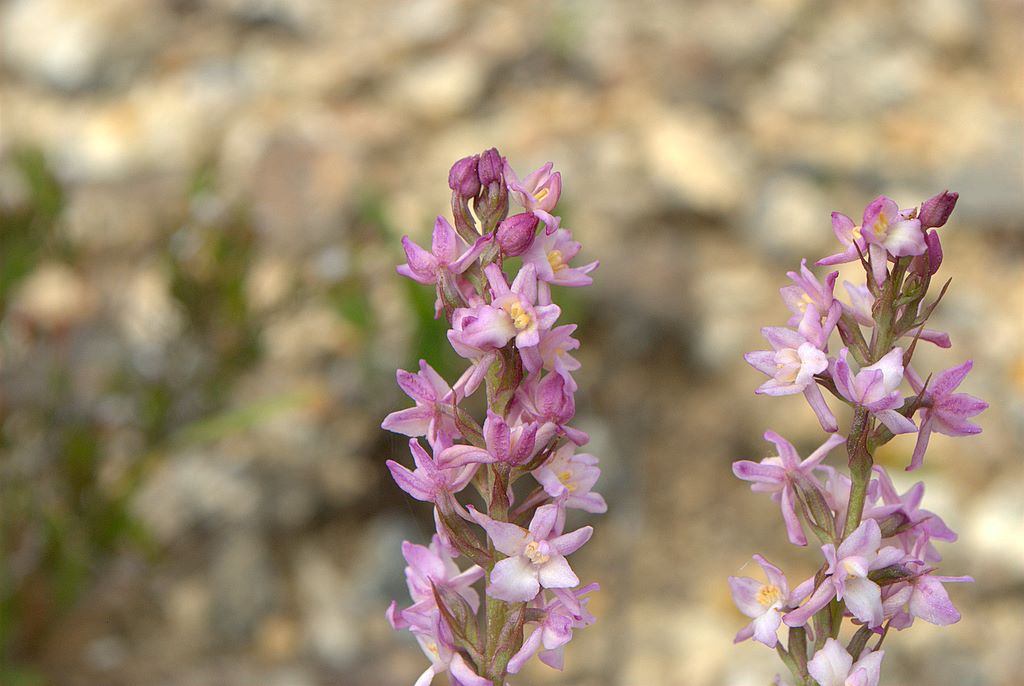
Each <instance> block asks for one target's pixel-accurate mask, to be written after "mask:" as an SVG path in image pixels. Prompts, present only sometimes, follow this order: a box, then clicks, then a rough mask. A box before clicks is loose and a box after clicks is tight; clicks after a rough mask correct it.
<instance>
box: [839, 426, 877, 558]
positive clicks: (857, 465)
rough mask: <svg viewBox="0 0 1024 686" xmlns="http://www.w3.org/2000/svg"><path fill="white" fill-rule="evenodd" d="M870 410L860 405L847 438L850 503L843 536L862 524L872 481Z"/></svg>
mask: <svg viewBox="0 0 1024 686" xmlns="http://www.w3.org/2000/svg"><path fill="white" fill-rule="evenodd" d="M868 420H869V415H868V411H867V410H865V409H864V408H863V407H858V408H857V410H856V412H855V413H854V416H853V426H851V427H850V435H849V437H848V438H847V439H846V451H847V454H849V456H850V463H849V465H850V479H851V480H852V482H853V483H852V485H851V486H850V504H849V506H848V507H847V510H846V523H845V525H844V526H843V536H842V537H843V538H844V539H845V538H846V537H847V536H849V535H850V534H851V533H852V532H853V530H854V529H856V528H857V527H858V526H860V519H861V516H863V514H864V500H865V498H867V494H868V482H870V481H871V465H872V463H873V460H872V459H871V453H869V452H868V445H867V442H868V427H869V421H868Z"/></svg>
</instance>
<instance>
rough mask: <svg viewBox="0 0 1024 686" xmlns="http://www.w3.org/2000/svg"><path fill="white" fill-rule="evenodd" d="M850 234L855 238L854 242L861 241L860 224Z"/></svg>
mask: <svg viewBox="0 0 1024 686" xmlns="http://www.w3.org/2000/svg"><path fill="white" fill-rule="evenodd" d="M850 234H851V235H852V236H853V240H855V241H859V240H860V238H861V228H860V224H858V225H857V226H855V227H853V230H852V231H850Z"/></svg>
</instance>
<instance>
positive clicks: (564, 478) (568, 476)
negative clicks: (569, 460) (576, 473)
mask: <svg viewBox="0 0 1024 686" xmlns="http://www.w3.org/2000/svg"><path fill="white" fill-rule="evenodd" d="M558 480H559V481H561V482H562V485H563V486H565V489H566V490H567V491H569V492H570V493H572V492H574V491H575V490H576V484H574V483H571V482H572V472H571V471H569V470H568V469H566V470H564V471H562V472H560V473H559V474H558Z"/></svg>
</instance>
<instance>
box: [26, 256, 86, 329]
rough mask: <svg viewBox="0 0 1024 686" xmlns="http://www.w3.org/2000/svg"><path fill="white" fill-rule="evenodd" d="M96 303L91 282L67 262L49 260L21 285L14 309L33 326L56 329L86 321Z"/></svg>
mask: <svg viewBox="0 0 1024 686" xmlns="http://www.w3.org/2000/svg"><path fill="white" fill-rule="evenodd" d="M96 307H97V298H96V294H95V291H94V289H93V288H92V286H91V285H90V284H89V283H87V282H86V281H85V280H84V279H82V277H81V276H79V275H78V274H77V273H76V272H75V271H74V270H72V269H71V268H70V267H68V266H66V265H63V264H60V263H58V262H47V263H45V264H42V265H40V266H38V267H36V269H35V270H34V271H33V272H32V273H31V274H30V275H29V276H28V277H27V278H26V279H25V280H24V281H23V282H22V283H21V285H20V286H19V287H18V289H17V291H16V292H15V294H14V297H13V302H12V303H11V313H12V315H14V317H15V318H17V319H20V320H22V321H24V322H25V323H27V324H28V325H29V326H31V327H33V328H38V329H41V330H43V331H48V332H55V331H62V330H64V329H67V328H68V327H72V326H75V325H76V324H79V323H81V322H83V321H86V320H87V319H89V318H90V317H92V316H93V314H94V313H95V312H96Z"/></svg>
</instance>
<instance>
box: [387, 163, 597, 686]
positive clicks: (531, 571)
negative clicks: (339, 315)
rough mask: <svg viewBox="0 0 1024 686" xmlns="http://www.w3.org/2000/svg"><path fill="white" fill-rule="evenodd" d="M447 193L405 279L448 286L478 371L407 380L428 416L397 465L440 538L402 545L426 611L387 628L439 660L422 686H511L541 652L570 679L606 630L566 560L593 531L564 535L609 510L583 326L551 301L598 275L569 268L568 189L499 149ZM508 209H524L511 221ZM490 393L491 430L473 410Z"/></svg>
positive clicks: (424, 371)
mask: <svg viewBox="0 0 1024 686" xmlns="http://www.w3.org/2000/svg"><path fill="white" fill-rule="evenodd" d="M448 185H449V186H450V187H451V189H452V214H453V217H454V226H453V225H452V224H451V223H449V222H448V221H447V220H446V219H444V218H443V217H438V218H437V221H436V223H435V224H434V232H433V237H432V241H431V247H430V250H427V249H425V248H422V247H420V246H419V245H417V244H416V243H414V242H413V241H412V240H410V239H409V237H408V236H407V237H405V238H403V239H402V244H403V246H404V248H405V254H406V263H405V264H403V265H401V266H400V267H398V273H399V274H402V275H404V276H407V277H409V278H411V279H413V280H415V281H418V282H419V283H422V284H426V285H431V286H434V287H435V288H436V292H437V301H436V307H435V310H436V313H437V316H439V317H440V316H442V315H443V316H444V317H445V318H446V321H447V322H448V324H449V326H450V328H449V330H448V341H449V342H450V343H451V346H452V348H453V349H454V350H455V352H456V353H457V354H458V355H459V356H460V357H462V358H464V359H465V360H467V361H468V366H467V368H466V370H465V372H464V373H463V374H462V375H461V376H460V377H459V378H458V379H457V380H456V381H455V382H454V383H453V384H451V385H449V383H448V382H447V381H445V379H443V378H442V377H441V375H440V374H438V373H437V372H436V371H435V370H434V369H433V368H432V367H431V366H430V365H429V364H427V362H426V361H423V360H421V361H420V364H419V370H418V371H416V372H410V371H402V370H399V371H398V385H399V386H400V387H401V389H402V390H403V391H404V392H405V393H406V394H407V395H408V396H409V397H410V398H412V400H413V401H414V403H415V405H414V406H413V407H410V408H408V409H405V410H401V411H398V412H393V413H392V414H390V415H388V416H387V417H386V418H385V419H384V422H383V424H382V426H383V428H385V429H388V430H390V431H394V432H396V433H400V434H404V435H406V436H409V437H410V439H411V440H410V441H409V448H410V451H411V456H412V461H413V463H414V465H415V468H414V469H412V470H410V469H409V468H408V467H406V466H404V465H402V464H400V463H399V462H395V461H392V460H388V462H387V466H388V469H389V470H390V471H391V474H392V475H393V477H394V479H395V482H396V483H397V484H398V486H399V487H400V488H402V490H404V491H405V492H406V493H408V494H409V495H411V496H412V497H413V498H415V499H417V500H421V501H424V502H429V503H432V504H433V506H434V519H435V522H436V526H437V533H436V535H435V536H434V538H433V542H432V543H431V545H430V546H429V547H424V546H421V545H414V544H412V543H408V542H406V543H405V544H404V547H403V551H402V552H403V554H404V556H405V559H406V561H407V562H408V564H409V566H408V567H407V568H406V577H407V580H408V585H409V593H410V595H411V596H412V601H413V603H412V605H410V606H409V607H407V608H405V609H399V608H398V606H397V604H396V603H392V604H391V607H390V608H389V609H388V611H387V618H388V621H389V622H390V623H391V625H392V626H393V627H394V628H395V629H408V630H409V631H411V632H412V633H413V634H414V635H415V637H416V640H417V641H418V642H419V644H420V646H421V647H422V648H423V652H424V653H425V654H426V656H427V658H428V659H429V660H430V667H429V668H428V669H427V670H426V671H425V672H424V673H423V675H422V676H421V677H420V678H419V680H418V681H417V682H416V686H426V685H427V684H429V683H430V681H431V679H433V677H434V675H436V674H440V673H444V672H447V673H448V675H449V678H450V680H451V682H452V683H454V684H456V685H460V686H485V685H493V686H502V685H504V684H505V682H506V677H507V675H508V674H514V673H516V672H518V671H519V670H520V669H521V668H522V666H523V665H524V664H525V663H526V662H527V661H528V660H529V659H530V658H531V657H533V655H535V654H538V656H539V658H540V660H541V661H542V662H544V663H545V664H548V665H550V666H552V667H556V668H559V669H561V667H562V651H563V649H564V647H565V645H566V643H568V642H569V640H570V639H571V638H572V632H573V629H578V628H582V627H584V626H587V625H589V624H592V623H593V622H594V617H593V615H591V614H590V613H589V612H588V611H587V609H586V605H587V602H588V598H587V595H588V594H589V593H591V592H592V591H594V590H595V589H597V585H596V584H590V585H587V586H581V584H580V580H579V578H577V576H576V574H575V573H574V572H573V570H572V568H571V567H570V565H569V562H568V560H567V559H566V558H567V556H569V555H571V554H572V553H574V552H575V551H576V550H578V549H579V548H580V547H581V546H582V545H583V544H584V543H586V542H587V541H588V540H589V539H590V536H591V533H592V532H593V529H592V528H591V527H589V526H585V527H582V528H579V529H576V530H574V531H566V530H565V518H566V510H567V509H573V508H575V509H580V510H584V511H586V512H591V513H601V512H604V511H605V510H606V509H607V508H606V505H605V501H604V499H603V498H602V497H601V496H600V495H599V494H598V493H596V492H594V491H593V490H592V489H593V487H594V485H595V483H596V482H597V479H598V477H599V476H600V473H601V472H600V469H599V468H598V467H597V459H596V458H595V457H594V456H592V455H589V454H587V453H581V452H577V451H578V449H579V448H580V447H581V446H583V445H585V444H586V443H587V442H588V441H589V437H588V436H587V434H586V433H584V432H583V431H581V430H579V429H577V428H575V427H572V426H569V422H570V421H572V419H573V416H574V415H575V411H576V410H575V398H574V396H575V392H576V388H577V386H576V381H575V380H574V379H573V376H572V372H574V371H575V370H576V369H578V368H579V363H578V362H577V361H576V360H575V359H574V358H573V357H572V355H571V352H572V351H573V350H575V349H576V348H578V347H579V341H577V340H576V339H575V338H573V333H574V332H575V330H576V326H575V325H574V324H562V325H556V324H557V322H558V319H559V316H560V315H561V310H560V308H559V307H558V305H556V304H555V303H554V302H553V299H552V294H553V290H554V289H553V287H558V286H586V285H588V284H590V283H591V279H590V276H588V274H589V273H590V272H591V271H593V270H594V269H595V268H596V267H597V262H591V263H589V264H585V265H573V264H571V263H572V261H573V258H575V257H576V254H577V253H578V252H579V250H580V244H579V243H577V242H575V241H574V240H573V239H572V235H571V234H570V233H569V231H568V229H565V228H562V227H561V219H560V218H559V217H558V216H557V215H555V214H554V211H555V205H556V204H557V203H558V199H559V196H560V195H561V189H562V179H561V174H559V173H558V172H552V165H551V164H550V163H549V164H546V165H544V166H543V167H541V168H540V169H538V170H537V171H535V172H533V173H532V174H530V175H529V176H527V177H525V178H524V179H522V180H520V179H519V177H517V176H516V174H515V173H514V172H513V171H512V169H511V168H510V167H509V165H508V162H507V161H506V160H505V159H504V158H503V157H501V155H499V154H498V151H497V150H494V149H493V148H492V149H490V150H487V151H485V152H483V153H481V154H480V155H473V156H471V157H466V158H464V159H461V160H459V161H458V162H456V163H455V165H454V166H453V167H452V169H451V172H450V174H449V176H448ZM510 202H511V203H512V204H513V205H518V206H519V208H520V209H521V210H522V211H521V212H518V213H516V214H512V215H509V214H508V212H509V205H510ZM511 258H515V259H514V261H513V260H512V259H511ZM513 262H514V263H515V264H517V265H518V271H517V273H515V275H514V277H513V278H512V279H511V282H510V281H509V279H508V277H507V275H506V270H511V268H512V264H513ZM480 388H483V389H485V393H484V395H486V406H487V410H486V417H484V418H483V422H482V424H481V423H479V422H478V421H477V420H476V419H474V417H473V415H472V413H471V412H470V411H469V410H467V409H466V408H465V407H464V406H463V401H465V400H466V399H467V398H469V397H470V396H472V395H474V394H475V393H476V392H477V390H478V389H480ZM421 439H425V440H426V443H427V446H428V447H425V446H424V445H423V443H422V442H421ZM428 448H429V449H428ZM467 486H472V487H473V488H472V491H475V493H476V495H477V498H476V499H475V503H476V504H475V505H474V504H473V503H471V502H470V499H471V496H470V497H467V491H466V490H465V489H466V487H467ZM470 493H471V491H470ZM460 557H462V558H465V559H466V560H467V561H468V563H469V567H468V568H467V569H465V570H464V571H460V569H459V567H458V565H457V564H456V560H457V559H458V558H460ZM480 579H485V587H484V588H485V594H486V602H485V603H484V604H483V611H482V613H481V603H480V598H479V595H478V593H477V591H476V590H474V588H473V584H474V583H475V582H477V581H478V580H480ZM481 614H482V616H479V615H481Z"/></svg>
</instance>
